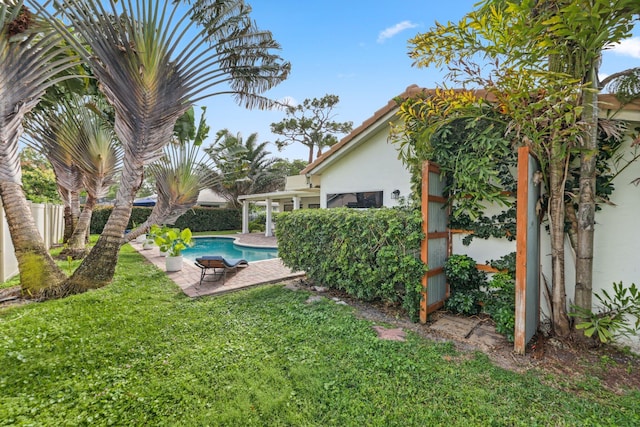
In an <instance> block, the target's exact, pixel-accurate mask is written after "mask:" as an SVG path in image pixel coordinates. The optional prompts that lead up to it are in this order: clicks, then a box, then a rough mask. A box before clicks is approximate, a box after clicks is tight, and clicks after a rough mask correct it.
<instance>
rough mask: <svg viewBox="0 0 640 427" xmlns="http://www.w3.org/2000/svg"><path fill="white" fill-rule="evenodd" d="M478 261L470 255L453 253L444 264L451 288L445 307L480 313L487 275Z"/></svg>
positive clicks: (461, 312) (463, 312) (457, 310)
mask: <svg viewBox="0 0 640 427" xmlns="http://www.w3.org/2000/svg"><path fill="white" fill-rule="evenodd" d="M476 265H477V263H476V261H475V260H474V259H473V258H471V257H470V256H468V255H451V256H450V257H449V258H448V259H447V261H446V262H445V264H444V273H445V275H446V276H447V282H448V283H449V286H450V289H451V296H450V297H449V299H448V300H447V301H446V302H445V308H446V309H447V310H451V311H452V312H454V313H459V314H466V315H473V314H478V313H480V311H481V309H482V306H481V301H482V298H483V292H482V291H481V290H480V288H481V287H482V286H484V285H486V282H487V275H486V274H485V273H483V272H481V271H479V270H478V269H477V267H476Z"/></svg>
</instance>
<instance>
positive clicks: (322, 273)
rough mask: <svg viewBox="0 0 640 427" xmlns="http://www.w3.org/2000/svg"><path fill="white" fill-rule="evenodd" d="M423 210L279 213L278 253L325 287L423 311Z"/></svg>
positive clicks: (413, 312)
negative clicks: (420, 308)
mask: <svg viewBox="0 0 640 427" xmlns="http://www.w3.org/2000/svg"><path fill="white" fill-rule="evenodd" d="M421 224H422V220H421V216H420V212H419V211H416V210H409V209H386V208H383V209H370V210H364V211H360V210H353V209H346V208H345V209H302V210H297V211H293V212H285V213H282V214H279V215H278V216H277V218H276V233H277V236H278V253H279V255H280V257H281V258H282V261H283V262H284V264H285V265H287V266H288V267H290V268H292V269H295V270H304V271H305V272H306V274H307V276H308V277H309V278H310V279H313V280H315V281H317V282H319V283H322V284H323V285H324V286H328V287H331V288H337V289H341V290H344V291H346V292H347V293H348V294H349V295H351V296H354V297H356V298H359V299H362V300H365V301H372V300H381V301H387V302H398V301H400V302H402V306H403V307H404V308H405V309H406V310H407V312H408V314H409V316H410V317H411V318H412V319H413V320H416V319H417V317H418V313H419V304H420V290H421V278H422V276H423V274H424V273H425V271H426V266H425V265H424V264H423V263H422V262H421V261H420V256H419V255H420V241H421V240H422V236H423V233H422V231H421Z"/></svg>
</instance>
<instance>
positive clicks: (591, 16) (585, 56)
mask: <svg viewBox="0 0 640 427" xmlns="http://www.w3.org/2000/svg"><path fill="white" fill-rule="evenodd" d="M534 11H535V14H536V16H537V17H538V19H536V20H535V21H534V22H535V25H534V26H533V27H535V28H532V29H533V31H535V30H536V29H539V30H540V31H542V34H543V36H541V37H540V39H539V41H538V42H539V43H540V42H543V43H544V42H545V40H546V41H547V42H551V46H553V47H552V48H550V49H549V57H550V61H549V64H550V67H552V68H558V69H559V70H560V71H563V72H565V73H567V74H569V75H571V76H573V77H575V78H577V79H579V80H580V81H581V83H582V87H583V88H584V90H583V91H582V93H581V99H582V101H581V104H582V122H583V123H584V124H585V131H584V133H583V135H582V137H581V138H579V140H578V146H579V148H580V153H581V154H580V184H579V192H578V211H577V242H576V247H575V251H576V287H575V296H574V301H575V304H576V305H577V306H578V307H581V308H583V309H587V310H591V309H592V287H593V238H594V231H595V209H596V161H597V158H598V156H597V152H598V142H597V141H598V111H599V108H598V93H599V91H600V86H599V83H598V67H599V64H600V61H601V54H602V51H603V50H604V49H605V48H607V47H608V45H610V44H611V43H613V42H617V41H620V40H622V39H624V38H626V37H629V36H630V32H631V29H632V28H633V24H634V21H635V20H636V19H637V18H638V16H637V15H638V14H639V13H640V6H638V2H637V1H634V0H616V1H609V0H600V1H594V0H588V1H587V0H584V1H575V0H572V1H569V0H554V1H548V2H545V3H539V4H538V5H537V6H536V8H535V9H534ZM633 74H635V72H634V70H625V72H622V74H621V75H620V76H619V77H618V78H622V77H623V76H629V75H633ZM637 95H638V92H637V91H636V96H637Z"/></svg>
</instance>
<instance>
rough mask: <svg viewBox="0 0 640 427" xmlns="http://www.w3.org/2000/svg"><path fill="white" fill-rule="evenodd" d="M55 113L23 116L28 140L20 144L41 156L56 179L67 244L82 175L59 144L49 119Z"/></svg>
mask: <svg viewBox="0 0 640 427" xmlns="http://www.w3.org/2000/svg"><path fill="white" fill-rule="evenodd" d="M56 114H57V110H49V111H48V112H46V113H45V111H44V110H41V111H35V110H34V111H32V112H31V113H30V114H27V115H26V116H25V121H24V127H25V134H26V136H27V137H23V141H24V142H25V143H26V144H27V145H28V146H30V147H31V148H33V149H34V150H36V151H38V152H40V153H42V154H43V155H44V156H45V157H46V158H47V160H48V161H49V163H51V166H52V167H53V172H54V174H55V176H56V184H57V187H58V193H59V194H60V197H61V199H62V202H63V203H64V207H65V209H64V216H65V229H64V237H63V241H64V242H65V243H66V242H68V241H69V238H70V237H71V235H72V234H73V230H74V229H75V227H76V225H77V223H78V218H79V217H80V198H79V194H80V191H82V188H83V187H82V172H81V171H80V169H79V168H78V166H77V165H76V163H75V162H74V161H73V157H72V155H71V153H70V152H69V150H67V149H66V145H65V144H62V143H61V142H59V141H58V133H59V132H58V129H57V127H56V122H55V121H54V120H53V119H52V118H51V116H55V115H56Z"/></svg>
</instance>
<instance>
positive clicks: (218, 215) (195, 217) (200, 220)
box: [91, 207, 242, 234]
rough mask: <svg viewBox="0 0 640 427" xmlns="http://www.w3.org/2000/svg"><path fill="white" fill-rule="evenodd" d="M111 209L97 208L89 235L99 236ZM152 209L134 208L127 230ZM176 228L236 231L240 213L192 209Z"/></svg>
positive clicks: (181, 217)
mask: <svg viewBox="0 0 640 427" xmlns="http://www.w3.org/2000/svg"><path fill="white" fill-rule="evenodd" d="M112 209H113V208H112V207H106V208H98V209H96V210H94V211H93V216H92V217H91V233H92V234H100V233H102V230H103V229H104V226H105V224H106V223H107V220H108V219H109V215H111V211H112ZM151 211H152V208H145V207H134V208H133V210H132V211H131V218H129V224H128V225H127V228H131V229H132V228H135V227H134V224H136V225H139V224H142V223H143V222H145V221H146V220H147V218H148V217H149V215H151ZM174 225H175V227H177V228H180V229H182V228H189V229H191V231H223V230H238V229H240V227H241V226H242V217H241V213H240V211H238V210H236V209H219V208H204V207H194V208H192V209H189V210H188V211H187V212H186V213H184V214H183V215H182V216H180V217H179V218H178V220H177V221H176V223H175V224H174Z"/></svg>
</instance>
